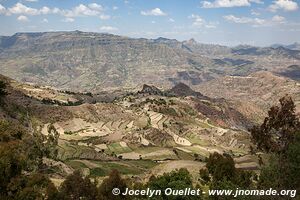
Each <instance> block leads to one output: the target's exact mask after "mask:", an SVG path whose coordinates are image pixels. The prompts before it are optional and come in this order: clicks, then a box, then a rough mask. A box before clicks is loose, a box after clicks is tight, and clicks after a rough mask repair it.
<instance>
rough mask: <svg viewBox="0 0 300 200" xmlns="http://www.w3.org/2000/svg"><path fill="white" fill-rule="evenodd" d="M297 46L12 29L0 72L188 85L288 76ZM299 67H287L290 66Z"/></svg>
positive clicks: (68, 83)
mask: <svg viewBox="0 0 300 200" xmlns="http://www.w3.org/2000/svg"><path fill="white" fill-rule="evenodd" d="M291 66H300V50H292V49H290V48H287V47H282V46H279V47H263V48H261V47H253V46H237V47H234V48H230V47H226V46H221V45H211V44H200V43H198V42H196V41H195V40H193V39H191V40H188V41H183V42H180V41H177V40H174V39H168V38H157V39H144V38H139V39H134V38H129V37H124V36H118V35H112V34H104V33H89V32H80V31H73V32H44V33H16V34H14V35H13V36H2V37H0V73H1V74H4V75H6V76H9V77H11V78H14V79H16V80H18V81H22V82H30V83H35V84H41V85H49V86H53V87H56V88H58V89H63V90H73V91H88V92H99V91H105V90H106V91H107V90H117V89H132V88H136V87H137V86H141V85H143V84H153V85H157V86H160V87H162V88H170V87H171V86H173V85H175V84H177V83H179V82H183V83H185V84H187V85H189V86H191V87H192V88H194V87H196V86H197V85H199V84H201V83H203V82H206V81H209V80H212V79H215V78H218V77H222V76H225V75H233V76H247V75H249V74H250V73H253V72H256V71H261V70H264V71H271V72H274V73H277V74H280V75H282V76H288V77H291V78H293V79H296V80H297V79H298V78H299V77H298V76H296V77H295V76H290V70H291ZM295 69H296V70H298V68H297V67H292V70H295Z"/></svg>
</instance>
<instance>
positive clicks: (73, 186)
mask: <svg viewBox="0 0 300 200" xmlns="http://www.w3.org/2000/svg"><path fill="white" fill-rule="evenodd" d="M60 197H61V199H63V200H81V199H85V200H95V199H96V197H97V188H96V185H95V184H94V183H92V182H91V181H90V179H89V178H88V177H85V178H83V177H82V175H81V173H80V172H79V171H74V172H73V174H71V175H69V176H68V177H67V178H66V180H65V181H64V182H63V183H62V185H61V188H60Z"/></svg>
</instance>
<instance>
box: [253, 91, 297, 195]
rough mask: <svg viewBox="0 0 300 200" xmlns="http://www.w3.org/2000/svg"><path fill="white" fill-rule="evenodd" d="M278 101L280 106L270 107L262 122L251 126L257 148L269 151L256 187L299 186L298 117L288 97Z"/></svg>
mask: <svg viewBox="0 0 300 200" xmlns="http://www.w3.org/2000/svg"><path fill="white" fill-rule="evenodd" d="M279 102H280V105H279V106H273V107H271V109H270V111H269V112H268V116H267V117H266V118H265V120H264V122H263V124H262V125H260V126H256V127H254V128H253V129H251V135H252V139H253V141H254V143H255V144H257V147H258V149H260V150H263V151H265V152H267V153H269V154H270V155H271V156H270V159H269V161H268V162H267V164H265V165H264V166H263V168H262V170H261V174H260V177H259V181H258V187H259V188H262V189H265V188H270V187H272V188H275V189H287V188H288V189H296V190H299V189H300V180H299V177H300V172H299V171H300V121H299V118H298V117H297V115H296V114H295V104H294V102H293V100H292V99H291V97H288V96H286V97H283V98H281V99H280V100H279ZM276 198H277V199H284V197H280V196H279V197H276Z"/></svg>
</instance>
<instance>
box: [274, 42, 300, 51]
mask: <svg viewBox="0 0 300 200" xmlns="http://www.w3.org/2000/svg"><path fill="white" fill-rule="evenodd" d="M271 47H273V48H278V47H284V48H287V49H291V50H300V43H298V42H295V43H293V44H289V45H283V44H273V45H271Z"/></svg>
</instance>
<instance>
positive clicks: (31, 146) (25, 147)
mask: <svg viewBox="0 0 300 200" xmlns="http://www.w3.org/2000/svg"><path fill="white" fill-rule="evenodd" d="M36 144H37V141H36V138H35V137H33V136H32V135H30V134H29V133H28V132H27V131H26V129H24V128H22V127H21V126H20V125H19V124H18V123H13V122H7V121H0V177H1V178H0V199H24V200H29V199H42V198H43V196H44V195H45V194H46V188H47V187H48V185H49V184H50V180H49V179H48V177H46V176H44V175H42V174H40V173H39V172H38V169H39V164H40V160H41V157H42V156H43V155H42V153H41V151H40V150H39V149H38V145H36Z"/></svg>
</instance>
